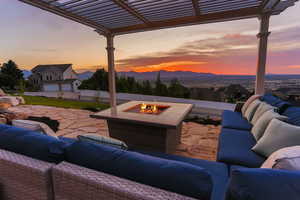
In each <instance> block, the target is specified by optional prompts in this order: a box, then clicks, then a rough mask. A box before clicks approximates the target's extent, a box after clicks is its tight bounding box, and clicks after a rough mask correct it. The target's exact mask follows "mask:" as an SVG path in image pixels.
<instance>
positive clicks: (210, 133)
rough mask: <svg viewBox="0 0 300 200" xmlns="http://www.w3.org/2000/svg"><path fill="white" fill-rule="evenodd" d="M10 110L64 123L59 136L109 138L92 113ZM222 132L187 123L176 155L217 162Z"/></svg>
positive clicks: (102, 122) (40, 108) (28, 108)
mask: <svg viewBox="0 0 300 200" xmlns="http://www.w3.org/2000/svg"><path fill="white" fill-rule="evenodd" d="M9 110H11V111H14V112H18V113H26V114H28V115H30V116H36V117H43V116H46V117H50V118H51V119H55V120H58V121H59V122H60V126H59V131H58V132H57V135H58V136H64V137H71V138H76V137H77V136H78V135H80V134H85V133H96V134H100V135H105V136H108V128H107V124H106V121H105V120H99V119H93V118H90V117H89V116H90V114H92V112H90V111H86V110H76V109H64V108H56V107H48V106H30V105H22V106H17V107H12V108H10V109H9ZM219 132H220V126H213V125H207V126H204V125H200V124H197V123H193V122H188V123H184V124H183V131H182V138H181V144H179V145H178V146H177V149H176V152H175V153H174V154H177V155H182V156H187V157H192V158H202V159H206V160H215V155H216V149H217V141H218V136H219Z"/></svg>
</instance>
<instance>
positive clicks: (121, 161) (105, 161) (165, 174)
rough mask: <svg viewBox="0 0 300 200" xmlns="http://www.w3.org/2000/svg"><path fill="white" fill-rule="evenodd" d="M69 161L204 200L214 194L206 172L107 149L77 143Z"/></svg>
mask: <svg viewBox="0 0 300 200" xmlns="http://www.w3.org/2000/svg"><path fill="white" fill-rule="evenodd" d="M66 161H68V162H70V163H74V164H77V165H80V166H83V167H87V168H90V169H94V170H98V171H101V172H104V173H107V174H111V175H115V176H118V177H121V178H125V179H129V180H132V181H135V182H139V183H143V184H146V185H150V186H153V187H157V188H161V189H165V190H168V191H171V192H176V193H179V194H182V195H185V196H189V197H194V198H198V199H201V200H202V199H203V200H209V199H210V197H211V193H212V188H213V186H212V179H211V176H210V174H209V172H208V171H207V170H205V169H204V168H201V167H198V166H195V165H191V164H188V163H183V162H178V161H173V160H167V159H162V158H157V157H153V156H149V155H144V154H141V153H137V152H131V151H126V150H122V149H119V148H114V147H111V146H107V145H102V144H95V143H90V142H84V141H77V142H75V143H73V144H72V145H70V146H68V147H67V148H66Z"/></svg>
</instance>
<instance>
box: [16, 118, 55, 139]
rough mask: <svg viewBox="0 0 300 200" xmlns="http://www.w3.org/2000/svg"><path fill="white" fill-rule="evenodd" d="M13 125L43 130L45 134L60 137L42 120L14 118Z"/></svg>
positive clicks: (38, 130) (37, 130)
mask: <svg viewBox="0 0 300 200" xmlns="http://www.w3.org/2000/svg"><path fill="white" fill-rule="evenodd" d="M12 125H13V126H15V127H19V128H24V129H28V130H31V131H36V132H41V133H43V134H45V135H49V136H52V137H55V138H57V139H58V137H57V136H56V135H55V132H54V131H53V130H52V129H51V128H49V126H48V125H46V124H44V123H41V122H37V121H31V120H13V121H12Z"/></svg>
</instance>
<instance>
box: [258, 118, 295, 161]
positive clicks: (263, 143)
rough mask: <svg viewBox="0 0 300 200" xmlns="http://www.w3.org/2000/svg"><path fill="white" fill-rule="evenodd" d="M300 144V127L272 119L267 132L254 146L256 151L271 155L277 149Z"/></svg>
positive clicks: (266, 155) (267, 155)
mask: <svg viewBox="0 0 300 200" xmlns="http://www.w3.org/2000/svg"><path fill="white" fill-rule="evenodd" d="M297 145H300V127H299V126H295V125H291V124H288V123H286V122H282V121H280V120H278V119H272V121H271V122H270V124H269V126H268V128H267V129H266V131H265V134H264V135H263V136H262V137H261V138H260V139H259V140H258V142H257V143H256V145H255V146H254V147H253V148H252V150H253V151H255V152H256V153H258V154H260V155H263V156H265V157H269V156H270V155H271V154H272V153H274V152H275V151H277V150H279V149H282V148H285V147H291V146H297Z"/></svg>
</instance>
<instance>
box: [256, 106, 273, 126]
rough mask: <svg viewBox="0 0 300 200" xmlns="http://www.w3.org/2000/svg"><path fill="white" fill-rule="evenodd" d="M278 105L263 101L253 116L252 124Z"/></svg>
mask: <svg viewBox="0 0 300 200" xmlns="http://www.w3.org/2000/svg"><path fill="white" fill-rule="evenodd" d="M275 109H276V107H274V106H271V105H269V104H267V103H265V102H261V104H260V105H259V106H258V108H257V110H256V111H255V113H254V115H253V118H252V120H251V124H252V125H254V124H255V123H256V122H257V120H258V119H259V118H260V117H261V116H262V115H263V114H264V113H265V112H267V111H268V110H275Z"/></svg>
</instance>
